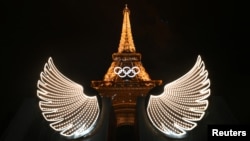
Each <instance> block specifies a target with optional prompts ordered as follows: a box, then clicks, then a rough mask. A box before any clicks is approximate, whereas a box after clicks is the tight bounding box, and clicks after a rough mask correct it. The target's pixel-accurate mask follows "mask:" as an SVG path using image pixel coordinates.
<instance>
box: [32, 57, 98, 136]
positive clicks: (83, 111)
mask: <svg viewBox="0 0 250 141" xmlns="http://www.w3.org/2000/svg"><path fill="white" fill-rule="evenodd" d="M37 87H38V90H37V96H38V97H39V98H40V102H39V107H40V109H41V111H42V114H43V116H44V118H45V119H46V120H47V121H49V122H50V126H51V127H52V128H53V129H54V130H55V131H60V134H61V135H63V136H66V137H68V138H78V137H81V136H86V135H88V134H89V133H90V132H91V131H92V130H93V129H94V127H95V124H96V121H97V119H98V117H99V113H100V109H99V104H98V101H97V97H96V96H87V95H86V94H85V93H84V92H83V87H82V86H81V85H79V84H77V83H75V82H73V81H71V80H70V79H68V78H67V77H65V76H64V75H63V74H61V73H60V72H59V71H58V70H57V68H56V67H55V65H54V64H53V61H52V58H49V60H48V62H47V63H46V64H45V66H44V70H43V72H41V74H40V80H38V83H37Z"/></svg>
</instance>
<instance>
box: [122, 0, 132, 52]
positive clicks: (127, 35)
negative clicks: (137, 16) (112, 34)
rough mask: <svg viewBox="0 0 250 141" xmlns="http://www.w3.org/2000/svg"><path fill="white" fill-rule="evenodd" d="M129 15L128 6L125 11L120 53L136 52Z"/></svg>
mask: <svg viewBox="0 0 250 141" xmlns="http://www.w3.org/2000/svg"><path fill="white" fill-rule="evenodd" d="M129 14H130V10H129V9H128V5H127V4H126V5H125V8H124V9H123V23H122V33H121V39H120V43H119V47H118V53H123V52H135V45H134V41H133V37H132V32H131V25H130V19H129Z"/></svg>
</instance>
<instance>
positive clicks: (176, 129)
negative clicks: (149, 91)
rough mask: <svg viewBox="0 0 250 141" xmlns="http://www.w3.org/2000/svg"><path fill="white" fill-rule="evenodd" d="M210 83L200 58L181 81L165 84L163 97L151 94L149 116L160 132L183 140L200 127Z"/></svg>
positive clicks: (206, 105) (148, 108)
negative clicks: (199, 123) (198, 122)
mask: <svg viewBox="0 0 250 141" xmlns="http://www.w3.org/2000/svg"><path fill="white" fill-rule="evenodd" d="M209 95H210V80H209V78H208V71H207V70H206V69H205V65H204V62H203V61H202V60H201V57H200V56H198V58H197V61H196V63H195V65H194V66H193V68H192V69H191V70H190V71H189V72H187V73H186V74H185V75H183V76H182V77H180V78H179V79H177V80H175V81H173V82H171V83H169V84H166V85H165V86H164V92H163V93H162V94H160V95H150V98H149V101H148V105H147V114H148V117H149V119H150V121H151V122H152V124H153V126H154V127H156V128H157V129H158V130H159V131H160V132H162V133H164V134H165V135H167V136H170V137H175V138H181V137H183V136H185V134H186V131H189V130H192V129H193V128H195V126H196V125H197V123H196V121H199V120H201V119H202V117H203V116H204V114H205V110H206V109H207V107H208V100H207V98H208V97H209Z"/></svg>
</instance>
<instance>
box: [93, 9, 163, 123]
mask: <svg viewBox="0 0 250 141" xmlns="http://www.w3.org/2000/svg"><path fill="white" fill-rule="evenodd" d="M129 14H130V10H129V8H128V7H127V5H126V6H125V8H124V10H123V24H122V32H121V39H120V43H119V47H118V52H117V53H113V55H112V59H113V62H112V63H111V66H110V67H109V69H108V71H107V72H106V74H105V76H104V79H103V80H100V81H95V80H94V81H92V82H91V86H92V87H93V88H95V89H96V90H97V91H98V92H99V93H100V95H101V96H102V97H109V98H111V99H112V104H113V107H114V110H115V115H116V120H117V126H121V125H134V120H135V106H136V98H137V97H138V96H146V94H147V93H148V91H149V90H150V89H152V88H153V87H155V86H157V85H161V84H162V81H161V80H151V78H150V76H149V74H148V73H147V72H146V70H145V68H144V67H143V65H142V62H141V54H140V53H137V52H136V49H135V45H134V41H133V36H132V31H131V25H130V18H129Z"/></svg>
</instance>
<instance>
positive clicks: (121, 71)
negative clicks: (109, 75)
mask: <svg viewBox="0 0 250 141" xmlns="http://www.w3.org/2000/svg"><path fill="white" fill-rule="evenodd" d="M114 73H115V74H117V75H118V76H119V77H121V78H124V77H126V76H128V77H130V78H133V77H135V76H136V75H137V74H138V73H140V68H139V67H136V66H135V67H132V68H130V67H128V66H125V67H123V68H122V67H115V68H114Z"/></svg>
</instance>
